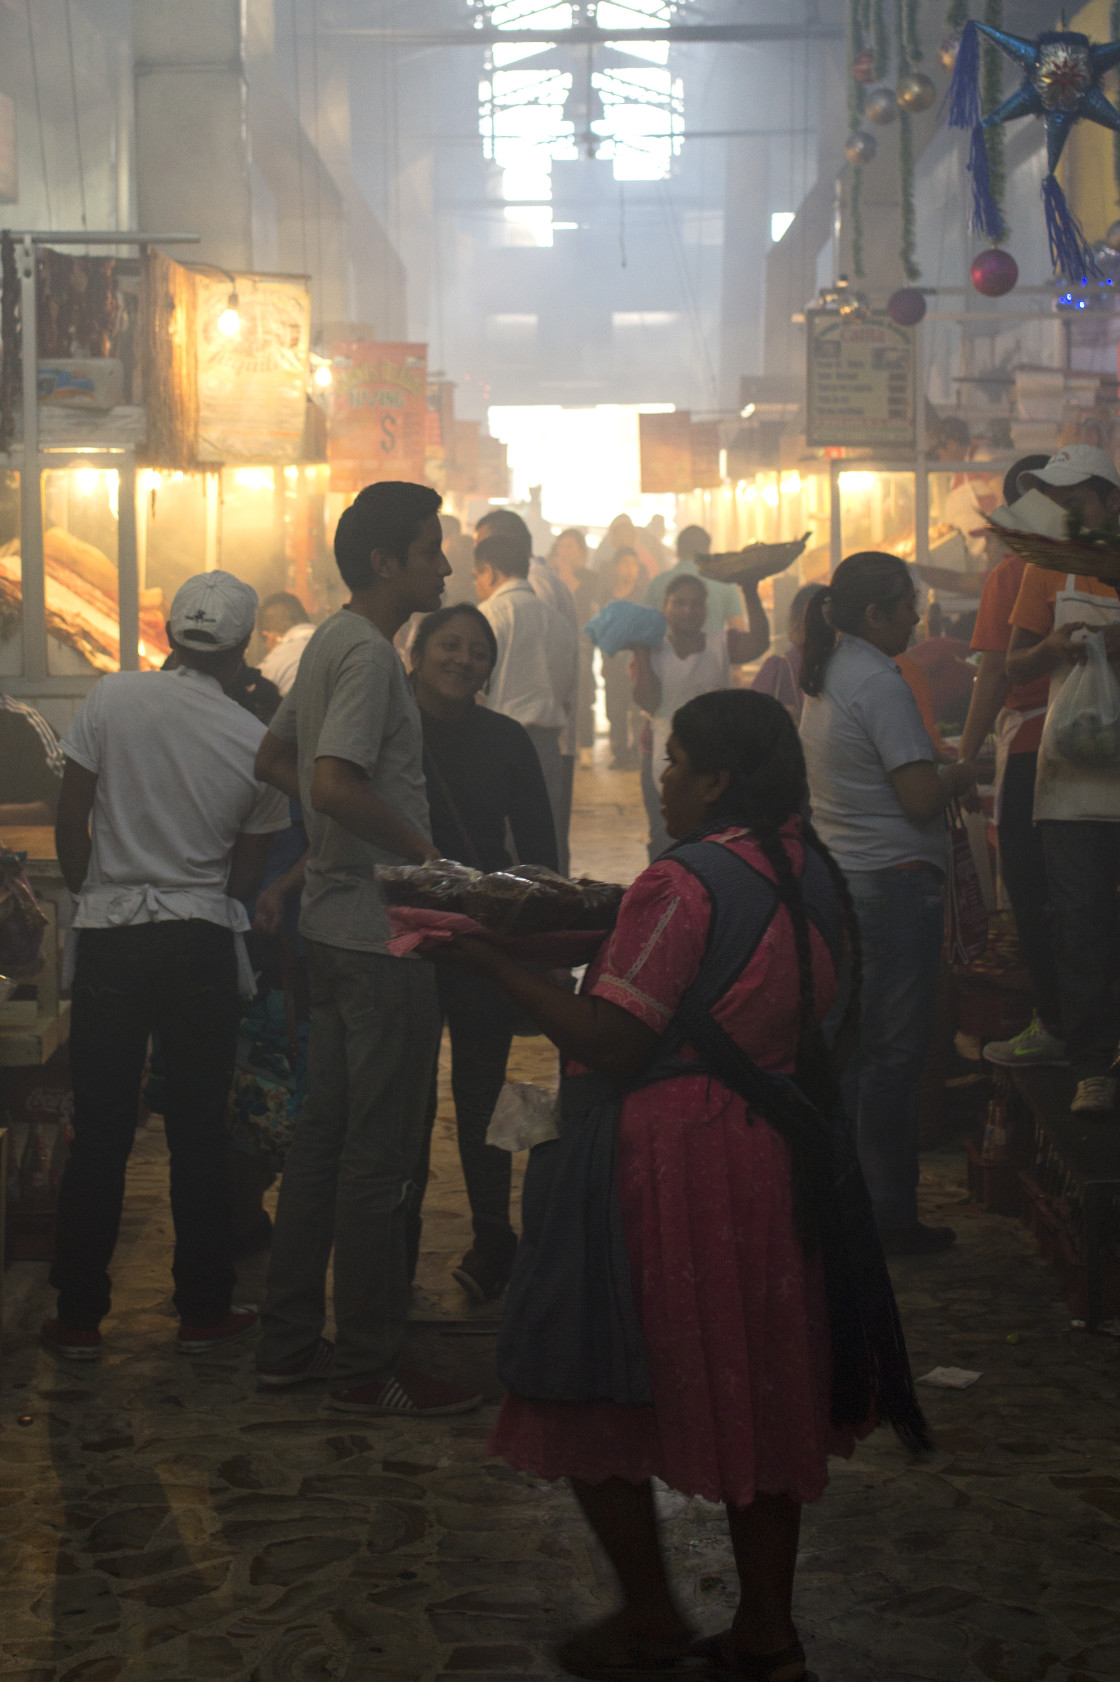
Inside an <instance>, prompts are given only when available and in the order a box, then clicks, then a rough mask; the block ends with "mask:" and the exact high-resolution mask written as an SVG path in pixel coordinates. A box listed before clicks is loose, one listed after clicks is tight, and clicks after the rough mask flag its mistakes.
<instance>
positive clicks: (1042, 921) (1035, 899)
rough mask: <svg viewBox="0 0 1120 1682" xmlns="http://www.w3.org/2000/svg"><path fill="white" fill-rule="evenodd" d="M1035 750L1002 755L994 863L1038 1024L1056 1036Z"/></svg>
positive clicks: (1058, 1023) (1056, 994)
mask: <svg viewBox="0 0 1120 1682" xmlns="http://www.w3.org/2000/svg"><path fill="white" fill-rule="evenodd" d="M1037 765H1038V755H1037V754H1036V753H1012V754H1009V755H1008V759H1007V773H1006V776H1005V779H1004V784H1003V805H1002V809H1001V812H1000V820H999V862H1000V870H1001V872H1002V874H1003V883H1004V886H1005V888H1006V889H1007V897H1008V898H1009V899H1010V901H1011V909H1012V911H1013V912H1014V913H1015V927H1016V930H1017V931H1018V935H1019V945H1020V946H1021V947H1022V949H1023V961H1024V962H1025V964H1026V966H1027V971H1028V973H1029V975H1030V978H1031V985H1032V986H1033V988H1034V1002H1035V1009H1036V1010H1037V1011H1038V1014H1039V1016H1040V1017H1041V1019H1042V1022H1043V1025H1044V1026H1045V1027H1047V1028H1049V1030H1050V1032H1051V1033H1052V1034H1057V1035H1058V1037H1059V1038H1061V1032H1062V997H1061V990H1060V988H1059V986H1058V964H1057V960H1056V958H1055V956H1054V938H1053V917H1052V913H1051V907H1050V884H1049V879H1048V877H1047V875H1046V854H1045V850H1044V848H1043V844H1042V831H1041V829H1040V828H1039V827H1038V826H1037V825H1036V824H1035V821H1034V779H1035V770H1036V768H1037Z"/></svg>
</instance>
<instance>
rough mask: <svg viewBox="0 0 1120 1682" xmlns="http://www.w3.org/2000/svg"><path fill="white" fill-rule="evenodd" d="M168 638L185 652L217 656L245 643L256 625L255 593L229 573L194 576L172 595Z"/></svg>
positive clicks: (205, 573) (249, 586) (206, 573)
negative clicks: (169, 635)
mask: <svg viewBox="0 0 1120 1682" xmlns="http://www.w3.org/2000/svg"><path fill="white" fill-rule="evenodd" d="M168 619H169V623H170V625H171V635H172V636H173V637H174V639H175V641H176V642H177V643H182V644H183V645H184V647H186V648H197V649H198V650H199V651H200V652H202V653H207V652H209V653H211V654H218V653H220V652H221V651H222V650H223V649H226V648H236V647H237V644H238V643H239V642H244V640H245V638H246V637H247V636H248V635H249V634H250V632H251V631H252V629H253V626H254V625H255V624H256V622H257V592H256V591H255V590H254V589H253V587H252V585H251V584H245V583H243V582H242V580H241V579H240V578H235V577H234V576H233V574H232V572H220V571H217V572H196V573H195V575H194V577H193V578H188V579H187V582H186V583H185V584H183V585H180V587H179V589H178V590H177V591H176V592H175V600H174V601H173V602H172V603H171V612H170V614H169V615H168Z"/></svg>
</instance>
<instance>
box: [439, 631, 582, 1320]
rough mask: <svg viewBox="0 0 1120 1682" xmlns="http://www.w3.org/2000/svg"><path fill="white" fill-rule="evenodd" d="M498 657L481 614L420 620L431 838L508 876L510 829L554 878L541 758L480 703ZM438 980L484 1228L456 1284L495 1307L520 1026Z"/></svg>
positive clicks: (505, 1237) (509, 722) (465, 981)
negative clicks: (504, 1140) (503, 1144)
mask: <svg viewBox="0 0 1120 1682" xmlns="http://www.w3.org/2000/svg"><path fill="white" fill-rule="evenodd" d="M497 657H498V645H497V642H496V641H495V638H494V632H493V630H492V629H491V627H490V624H489V622H488V620H487V619H486V618H485V616H484V615H483V614H481V613H480V612H479V610H478V609H477V608H476V607H471V606H465V605H464V606H461V607H445V608H441V609H440V610H439V612H438V613H432V614H429V616H428V618H427V619H424V620H421V622H420V627H419V629H418V631H417V633H416V637H415V640H414V642H413V645H412V682H413V687H414V688H415V691H416V699H417V701H418V702H419V705H420V716H421V720H422V722H423V727H424V776H425V779H426V781H427V785H428V805H429V807H430V809H431V823H432V839H433V841H434V842H435V845H436V846H437V847H438V848H439V850H440V852H441V853H442V854H443V855H444V856H445V857H446V858H454V859H460V860H461V861H462V862H463V863H464V864H470V865H474V866H475V868H476V869H479V870H485V871H492V870H502V869H504V868H505V867H506V866H507V865H509V864H510V863H512V860H511V858H510V855H509V852H508V851H507V848H506V836H507V829H508V833H509V835H510V836H511V837H512V839H513V845H514V847H515V849H516V851H517V857H518V861H519V862H520V863H521V864H543V865H547V866H548V867H549V868H550V869H552V870H555V869H556V864H557V856H556V832H555V830H554V828H553V823H552V808H551V806H550V805H549V801H548V791H547V789H546V788H545V782H544V776H543V774H542V772H541V767H540V761H539V760H538V758H537V754H536V749H535V748H534V747H533V744H532V742H531V740H530V738H529V735H528V732H527V731H526V730H525V729H524V727H523V726H522V725H520V724H518V723H517V722H516V721H515V720H514V719H512V718H506V717H505V716H504V714H502V713H498V712H492V711H491V710H490V708H489V707H486V706H480V705H479V702H478V697H479V695H480V693H481V692H482V690H484V689H485V687H486V685H487V683H488V682H489V680H490V674H491V672H492V671H493V669H494V664H495V662H496V660H497ZM438 979H439V997H440V1006H441V1009H442V1011H443V1016H444V1020H445V1021H446V1023H447V1026H448V1029H449V1031H450V1035H451V1092H452V1096H453V1098H454V1101H455V1120H456V1125H457V1128H458V1134H459V1155H460V1157H461V1159H462V1163H463V1177H464V1179H465V1180H466V1184H467V1197H468V1199H469V1200H470V1206H471V1218H472V1221H473V1225H474V1243H473V1246H472V1248H471V1249H470V1250H469V1251H468V1253H467V1254H466V1255H465V1256H464V1257H463V1259H462V1261H461V1262H460V1264H459V1266H458V1267H457V1268H455V1269H454V1275H455V1278H456V1279H457V1280H458V1281H459V1283H460V1285H462V1287H463V1289H464V1290H465V1291H466V1293H467V1295H468V1296H469V1297H471V1298H472V1299H473V1300H474V1301H475V1302H487V1301H489V1300H491V1299H492V1298H493V1297H496V1296H498V1295H499V1294H500V1293H501V1291H502V1290H503V1289H504V1288H505V1284H506V1280H507V1279H508V1277H509V1270H510V1267H511V1265H512V1262H513V1252H514V1249H515V1248H516V1243H517V1241H516V1238H515V1237H514V1233H513V1229H512V1227H511V1226H510V1222H509V1186H510V1158H509V1153H508V1152H507V1151H499V1150H495V1149H494V1147H493V1146H492V1145H487V1143H486V1129H487V1128H488V1127H489V1125H490V1117H491V1116H492V1115H493V1113H494V1105H495V1104H496V1103H497V1101H498V1094H499V1093H500V1092H501V1090H502V1086H503V1084H504V1082H505V1076H506V1062H507V1060H508V1058H509V1048H510V1042H511V1040H512V1038H513V1029H514V1025H515V1020H516V1018H515V1013H514V1012H513V1010H512V1008H511V1007H510V1005H509V1003H508V1001H507V1000H506V999H505V997H504V995H503V994H502V993H500V992H499V991H498V989H497V988H496V987H494V986H493V985H492V984H491V983H490V982H488V981H486V980H484V979H483V978H482V977H479V976H470V975H464V974H461V973H460V972H458V971H456V970H451V969H441V970H440V973H439V978H438ZM431 1119H432V1120H434V1105H433V1108H432V1116H431ZM429 1137H430V1127H429ZM426 1178H427V1151H425V1153H424V1160H423V1164H422V1165H421V1167H420V1169H419V1170H418V1171H417V1172H416V1173H415V1174H414V1175H413V1179H414V1181H415V1183H416V1184H417V1185H418V1186H419V1187H421V1188H423V1185H424V1182H425V1180H426ZM419 1249H420V1203H419V1199H417V1202H416V1204H415V1207H414V1213H413V1215H412V1218H411V1220H410V1227H409V1262H410V1265H411V1267H412V1268H413V1269H415V1266H416V1260H417V1257H418V1255H419Z"/></svg>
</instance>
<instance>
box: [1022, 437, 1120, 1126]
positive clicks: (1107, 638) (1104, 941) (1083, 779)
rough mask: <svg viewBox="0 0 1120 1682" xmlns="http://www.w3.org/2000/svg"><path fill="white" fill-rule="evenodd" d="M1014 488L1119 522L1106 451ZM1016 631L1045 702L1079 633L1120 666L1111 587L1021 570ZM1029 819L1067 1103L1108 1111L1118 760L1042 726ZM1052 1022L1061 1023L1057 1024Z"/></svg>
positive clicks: (1063, 455)
mask: <svg viewBox="0 0 1120 1682" xmlns="http://www.w3.org/2000/svg"><path fill="white" fill-rule="evenodd" d="M1018 490H1019V494H1020V495H1023V494H1025V493H1026V492H1027V491H1029V490H1040V491H1042V492H1043V494H1044V495H1046V496H1048V497H1049V498H1050V500H1051V501H1052V502H1056V503H1057V504H1058V505H1059V506H1060V507H1062V508H1064V509H1065V510H1066V511H1067V512H1068V513H1070V514H1073V515H1075V516H1076V517H1077V518H1078V520H1079V521H1080V522H1081V524H1082V525H1083V526H1088V527H1092V528H1095V529H1098V530H1105V531H1111V532H1115V531H1118V530H1120V472H1118V471H1117V469H1116V466H1115V465H1114V463H1113V461H1112V459H1111V458H1110V457H1109V456H1107V455H1106V454H1105V452H1104V451H1103V450H1098V449H1094V448H1093V447H1092V446H1090V445H1088V444H1071V445H1069V446H1068V447H1067V448H1065V449H1062V450H1059V451H1058V452H1057V454H1056V455H1054V456H1051V458H1050V460H1049V461H1048V462H1047V464H1046V466H1045V467H1039V468H1035V469H1034V470H1032V471H1031V472H1028V473H1024V474H1023V475H1022V477H1021V478H1020V480H1019V485H1018ZM1011 623H1012V625H1013V626H1014V627H1015V629H1014V631H1013V632H1012V636H1011V645H1010V648H1009V649H1008V652H1007V655H1006V658H1005V661H1004V665H1005V670H1006V674H1007V676H1008V678H1010V680H1011V682H1012V683H1015V684H1029V683H1033V682H1035V681H1037V680H1038V679H1039V678H1049V680H1050V693H1049V701H1048V706H1049V707H1052V706H1053V705H1054V702H1055V701H1056V700H1057V697H1058V696H1059V695H1060V693H1061V690H1062V685H1063V684H1064V683H1065V681H1066V679H1067V678H1068V677H1069V675H1070V673H1071V672H1072V671H1073V668H1074V666H1075V664H1077V663H1078V662H1080V661H1083V660H1084V659H1085V658H1086V649H1085V636H1086V634H1087V632H1089V631H1093V632H1095V631H1100V630H1103V633H1104V646H1105V652H1106V653H1107V655H1108V658H1109V660H1110V661H1111V662H1112V663H1113V670H1114V671H1115V670H1116V668H1117V665H1118V664H1120V601H1118V600H1117V596H1116V591H1115V590H1114V589H1113V588H1112V586H1111V585H1108V584H1102V583H1101V582H1100V580H1099V579H1096V578H1089V577H1073V576H1070V577H1063V575H1062V574H1061V573H1059V572H1049V571H1044V570H1043V569H1042V568H1041V567H1033V566H1029V567H1027V569H1026V571H1025V573H1024V574H1023V581H1022V584H1021V585H1020V586H1019V595H1018V599H1017V600H1016V602H1015V606H1014V608H1013V609H1012V613H1011ZM1034 822H1035V824H1036V825H1037V826H1038V828H1039V830H1040V831H1041V833H1042V846H1043V852H1044V855H1045V859H1046V877H1047V881H1048V883H1049V887H1050V903H1051V908H1052V926H1053V933H1054V942H1055V955H1056V958H1057V966H1058V992H1059V1002H1060V1005H1061V1019H1062V1020H1061V1028H1062V1032H1063V1034H1064V1037H1065V1050H1066V1056H1067V1057H1068V1059H1069V1061H1070V1063H1071V1064H1072V1066H1073V1072H1074V1074H1075V1075H1076V1076H1077V1091H1076V1093H1075V1095H1074V1098H1073V1104H1072V1108H1073V1109H1074V1110H1076V1111H1078V1112H1079V1113H1082V1114H1087V1115H1091V1116H1098V1117H1102V1118H1103V1117H1114V1116H1115V1113H1116V1092H1117V1083H1116V1078H1115V1076H1114V1075H1113V1074H1112V1067H1113V1062H1114V1059H1115V1057H1116V1046H1117V1038H1118V1037H1120V1013H1118V1012H1117V1009H1116V1002H1115V1001H1116V983H1117V980H1118V979H1120V971H1118V965H1117V951H1118V949H1120V926H1118V918H1117V904H1116V895H1117V891H1118V889H1120V771H1118V770H1117V765H1116V761H1115V760H1114V759H1110V760H1104V761H1102V762H1101V763H1100V764H1096V765H1085V764H1081V763H1075V762H1074V761H1073V760H1069V759H1065V758H1063V756H1062V755H1061V754H1059V753H1057V752H1056V751H1055V749H1054V747H1053V746H1052V744H1051V742H1050V740H1049V738H1048V737H1047V736H1046V734H1045V732H1043V735H1042V740H1041V742H1040V744H1039V749H1038V769H1037V772H1036V777H1035V790H1034ZM1054 1026H1055V1027H1056V1026H1057V1024H1054Z"/></svg>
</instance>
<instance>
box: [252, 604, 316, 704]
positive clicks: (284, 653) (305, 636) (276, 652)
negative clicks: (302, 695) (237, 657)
mask: <svg viewBox="0 0 1120 1682" xmlns="http://www.w3.org/2000/svg"><path fill="white" fill-rule="evenodd" d="M314 635H315V627H314V625H312V624H311V622H310V620H305V621H303V622H302V623H301V624H299V625H293V626H292V627H291V629H290V630H287V631H285V632H284V635H283V636H282V637H281V638H280V641H279V642H278V643H277V644H276V647H275V648H270V649H269V651H268V653H267V654H266V655H265V657H264V659H263V660H262V661H261V667H260V670H261V676H262V677H266V678H268V679H269V681H270V682H272V683H274V684H275V685H276V687H277V689H278V690H279V691H280V693H281V695H286V694H287V693H288V691H289V689H290V688H291V687H292V684H293V683H294V682H295V681H296V673H297V672H298V671H299V663H300V660H301V659H302V657H303V651H304V649H305V648H306V647H307V645H308V643H309V642H310V641H311V639H312V637H313V636H314Z"/></svg>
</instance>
